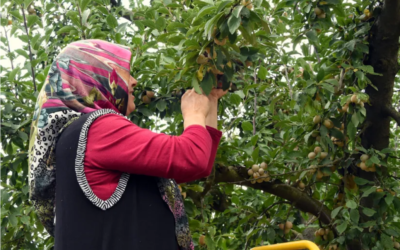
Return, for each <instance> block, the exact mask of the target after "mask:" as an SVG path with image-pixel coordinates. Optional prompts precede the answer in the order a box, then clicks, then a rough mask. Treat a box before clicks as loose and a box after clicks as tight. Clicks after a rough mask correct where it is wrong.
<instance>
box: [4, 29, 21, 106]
mask: <svg viewBox="0 0 400 250" xmlns="http://www.w3.org/2000/svg"><path fill="white" fill-rule="evenodd" d="M3 29H4V36H5V37H6V40H7V47H8V58H10V63H11V69H12V70H14V62H13V60H12V59H11V49H10V41H9V40H8V36H7V30H6V27H5V26H3ZM14 95H15V98H16V99H18V89H17V83H15V93H14Z"/></svg>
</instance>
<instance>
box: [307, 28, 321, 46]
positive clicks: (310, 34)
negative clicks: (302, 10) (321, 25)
mask: <svg viewBox="0 0 400 250" xmlns="http://www.w3.org/2000/svg"><path fill="white" fill-rule="evenodd" d="M306 36H307V38H308V40H309V41H310V42H311V43H314V44H316V43H318V37H317V32H315V30H310V31H307V32H306Z"/></svg>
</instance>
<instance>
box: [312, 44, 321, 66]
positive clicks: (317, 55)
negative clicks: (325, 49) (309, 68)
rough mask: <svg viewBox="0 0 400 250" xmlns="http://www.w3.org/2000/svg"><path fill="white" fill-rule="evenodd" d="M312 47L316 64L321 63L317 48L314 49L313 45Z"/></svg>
mask: <svg viewBox="0 0 400 250" xmlns="http://www.w3.org/2000/svg"><path fill="white" fill-rule="evenodd" d="M313 47H314V52H315V56H316V57H317V60H318V63H321V59H320V58H319V54H318V50H317V47H315V45H313Z"/></svg>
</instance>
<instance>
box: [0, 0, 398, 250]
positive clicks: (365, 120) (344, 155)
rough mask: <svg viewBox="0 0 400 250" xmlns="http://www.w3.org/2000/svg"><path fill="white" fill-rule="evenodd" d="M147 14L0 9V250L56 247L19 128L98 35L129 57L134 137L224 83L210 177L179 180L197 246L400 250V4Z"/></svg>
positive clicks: (260, 1) (187, 6)
mask: <svg viewBox="0 0 400 250" xmlns="http://www.w3.org/2000/svg"><path fill="white" fill-rule="evenodd" d="M150 4H151V6H145V5H143V3H142V2H140V1H133V0H131V3H130V9H126V7H124V6H122V5H121V3H120V2H117V1H115V0H111V1H109V0H93V1H90V0H76V1H72V0H53V1H49V0H41V1H32V0H11V1H2V3H1V11H2V19H1V26H2V27H1V29H2V30H1V32H2V36H1V43H0V46H1V50H2V52H3V53H2V56H1V59H2V60H3V62H4V61H5V60H7V61H9V63H7V65H9V66H8V67H4V66H3V63H2V69H1V82H2V86H1V92H2V94H1V101H2V105H1V130H2V133H1V143H2V149H3V152H2V166H1V185H2V189H1V235H2V239H1V244H2V249H49V248H51V247H52V242H53V239H52V238H51V237H49V236H48V234H47V233H46V232H45V231H44V229H43V226H42V225H41V224H40V222H39V221H38V219H37V216H36V215H35V212H34V210H33V207H32V206H31V203H30V201H29V199H28V198H29V194H28V190H29V188H28V178H27V175H28V162H27V161H28V159H27V150H28V144H29V142H28V136H29V130H30V121H31V117H32V113H33V106H34V103H35V101H36V96H37V93H38V91H39V90H40V88H41V86H42V85H43V83H44V82H45V79H46V74H47V72H48V70H49V65H50V64H51V62H52V60H53V59H54V57H55V56H56V55H57V54H58V53H59V51H60V50H61V49H62V48H63V47H64V46H65V45H67V44H68V43H70V42H72V41H76V40H80V39H93V38H96V39H103V40H107V41H112V42H115V43H119V44H124V45H127V46H129V47H131V48H132V53H133V58H132V65H133V66H132V75H133V76H134V77H135V78H137V79H138V81H139V84H138V87H137V88H136V91H135V95H136V97H137V98H136V105H137V111H136V112H134V113H133V114H132V115H131V117H130V118H131V120H132V121H133V122H134V123H136V124H138V125H139V126H141V127H145V128H150V129H153V130H156V131H160V132H164V133H167V134H175V135H179V134H181V133H182V130H183V126H182V115H181V113H180V102H179V98H180V96H181V94H182V93H183V90H185V89H187V88H190V87H194V88H195V89H196V90H198V91H199V87H202V89H203V90H204V91H205V92H209V91H210V90H211V88H212V86H213V85H214V86H215V85H217V82H218V83H219V82H221V83H222V86H223V87H224V88H227V87H229V85H230V82H232V86H231V87H230V92H229V93H228V94H227V96H226V97H224V98H223V99H222V100H221V101H220V105H219V117H220V121H219V128H220V130H222V131H223V132H224V137H223V139H222V141H221V144H220V149H219V151H218V155H217V159H216V165H215V168H214V171H213V173H212V175H211V176H210V177H209V178H207V179H206V180H200V181H197V182H194V183H187V184H184V185H181V186H182V192H183V195H184V196H185V197H186V198H185V206H186V210H187V213H188V215H189V217H190V227H191V232H192V236H193V239H194V242H195V244H196V249H201V248H203V249H205V248H207V249H249V248H250V247H254V246H258V245H265V244H274V243H279V242H286V241H292V240H298V239H309V240H313V241H315V242H316V243H317V244H318V245H320V246H321V249H375V250H380V249H393V248H394V247H396V248H397V247H400V246H399V243H396V242H397V241H400V239H399V237H400V222H399V211H400V199H399V196H398V193H399V192H400V189H399V185H398V184H399V182H398V179H399V178H398V177H396V176H397V175H396V172H397V169H398V166H397V164H398V157H400V155H399V153H398V152H397V144H398V140H399V139H398V134H399V130H398V129H397V124H395V123H393V122H392V123H390V120H391V118H394V120H395V121H397V122H400V115H399V114H398V113H397V111H396V109H398V108H399V107H398V106H399V105H398V104H399V101H400V100H399V99H400V95H399V94H398V93H399V92H398V88H399V79H398V78H396V77H395V75H396V74H397V72H398V70H399V67H398V59H397V57H398V49H399V48H398V41H399V35H400V15H399V13H400V3H399V1H396V0H385V1H383V0H382V1H373V0H353V1H343V0H326V1H319V0H314V1H311V0H284V1H278V0H269V1H267V0H254V1H250V0H248V1H247V0H243V1H238V0H235V1H233V0H229V1H220V0H215V1H213V0H203V1H199V0H193V1H192V0H183V1H181V2H179V1H174V0H153V1H151V3H150ZM5 34H7V36H5ZM11 39H12V40H13V41H15V40H18V41H20V42H21V43H22V44H23V47H22V48H21V49H17V50H14V51H10V47H9V43H10V40H11ZM21 59H22V61H23V62H22V63H17V61H18V60H19V61H21ZM145 90H148V91H154V92H155V93H156V94H155V96H154V97H153V98H152V99H148V98H147V97H145V98H143V96H144V95H146V92H145ZM143 101H145V102H146V103H144V102H143ZM392 103H394V105H393V106H392ZM314 151H315V153H311V152H314ZM363 154H364V155H365V156H362V155H363ZM361 156H362V158H360V157H361ZM110 157H112V156H110ZM263 162H265V163H266V164H267V166H265V163H263ZM262 163H263V164H262ZM254 164H262V166H263V167H264V168H263V169H265V170H264V171H263V170H259V169H258V168H259V167H258V166H253V165H254ZM250 168H253V170H252V171H250V174H252V175H254V177H256V178H259V179H256V180H257V181H256V180H253V178H254V177H253V176H252V177H250V176H249V173H248V171H249V169H250ZM256 171H259V172H260V173H261V174H262V173H263V172H265V175H261V177H258V175H257V174H256V173H255V172H256ZM251 172H253V173H251ZM285 221H290V222H291V223H285ZM291 224H293V227H292V228H291V226H292V225H291ZM320 228H324V230H321V229H320ZM317 230H318V231H317ZM201 235H204V236H205V238H204V239H203V236H201ZM315 235H316V236H315ZM200 238H201V241H202V242H200ZM203 241H204V244H200V243H203ZM201 245H203V246H201Z"/></svg>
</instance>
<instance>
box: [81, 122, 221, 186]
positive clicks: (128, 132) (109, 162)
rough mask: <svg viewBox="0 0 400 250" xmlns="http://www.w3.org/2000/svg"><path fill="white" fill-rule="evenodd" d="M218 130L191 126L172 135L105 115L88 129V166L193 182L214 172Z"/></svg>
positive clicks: (86, 156) (86, 160)
mask: <svg viewBox="0 0 400 250" xmlns="http://www.w3.org/2000/svg"><path fill="white" fill-rule="evenodd" d="M210 129H211V131H212V132H211V133H210ZM214 130H215V129H214ZM218 132H219V133H221V132H220V131H218V130H216V131H213V129H212V128H207V129H205V128H204V127H202V126H199V125H192V126H190V127H188V128H186V129H185V131H184V132H183V134H182V135H180V136H169V135H166V134H163V133H154V132H151V131H150V130H148V129H143V128H140V127H138V126H137V125H135V124H133V123H132V122H130V121H128V120H126V119H125V118H124V117H121V116H119V115H114V114H108V115H104V116H102V117H99V118H98V119H96V121H95V122H93V124H92V125H91V127H90V129H89V132H88V138H87V145H86V154H85V166H89V167H92V168H100V169H107V170H114V171H115V170H116V171H121V172H127V173H131V174H141V175H150V176H157V177H163V178H172V179H176V180H178V181H179V182H188V181H193V180H196V179H200V178H204V177H206V176H208V175H209V174H210V173H211V169H212V164H213V162H214V158H215V154H216V148H217V147H218V143H219V139H220V136H219V139H218V142H217V143H216V144H215V142H214V139H213V138H214V137H215V135H214V134H216V135H218ZM214 147H215V148H214ZM213 150H214V151H215V152H213ZM211 157H212V158H211Z"/></svg>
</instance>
